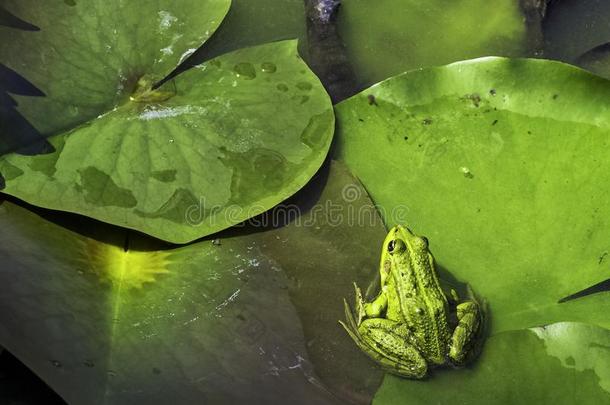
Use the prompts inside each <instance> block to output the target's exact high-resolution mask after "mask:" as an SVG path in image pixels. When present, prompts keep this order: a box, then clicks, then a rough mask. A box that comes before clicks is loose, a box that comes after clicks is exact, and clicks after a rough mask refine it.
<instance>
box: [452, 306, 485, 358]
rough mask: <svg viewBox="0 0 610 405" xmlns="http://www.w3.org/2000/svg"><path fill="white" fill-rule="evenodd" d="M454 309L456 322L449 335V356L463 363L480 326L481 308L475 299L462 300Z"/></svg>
mask: <svg viewBox="0 0 610 405" xmlns="http://www.w3.org/2000/svg"><path fill="white" fill-rule="evenodd" d="M456 309H457V318H458V324H457V326H456V327H455V330H454V331H453V335H452V336H451V342H450V345H449V358H450V359H451V360H452V361H453V362H454V363H455V364H463V363H464V361H465V360H466V357H467V355H468V353H469V352H470V350H471V349H472V346H473V343H474V339H476V335H477V332H478V331H479V328H480V326H481V309H480V307H479V304H477V303H476V302H475V301H464V302H462V303H461V304H459V305H458V306H457V307H456Z"/></svg>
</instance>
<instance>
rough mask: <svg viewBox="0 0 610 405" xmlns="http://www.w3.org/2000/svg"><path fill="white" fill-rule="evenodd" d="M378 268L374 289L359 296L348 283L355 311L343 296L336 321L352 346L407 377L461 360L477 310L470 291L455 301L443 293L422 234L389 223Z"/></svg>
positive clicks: (476, 326) (469, 347)
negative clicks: (369, 296) (341, 315)
mask: <svg viewBox="0 0 610 405" xmlns="http://www.w3.org/2000/svg"><path fill="white" fill-rule="evenodd" d="M379 271H380V275H381V291H380V292H379V295H378V296H377V297H376V298H375V299H374V300H373V301H372V302H364V300H363V298H362V293H361V291H360V289H359V288H358V286H356V285H354V287H355V289H356V311H355V312H356V313H355V314H354V313H353V312H352V310H351V308H350V307H349V305H348V304H347V302H345V315H346V322H342V321H339V322H340V323H341V325H343V327H344V328H345V330H346V331H347V333H348V334H349V335H350V337H351V338H352V339H353V340H354V342H356V344H357V345H358V347H359V348H360V349H361V350H362V351H364V352H365V353H366V354H367V355H368V356H370V357H371V358H372V359H373V360H375V361H376V362H377V363H378V364H379V365H381V367H382V368H383V369H384V370H386V371H388V372H391V373H393V374H397V375H400V376H403V377H408V378H423V377H425V376H426V375H427V373H428V369H429V368H431V367H433V366H440V365H444V364H448V363H449V364H453V365H462V364H464V363H465V362H466V361H467V360H468V359H469V358H470V357H471V356H470V354H471V352H472V351H473V349H474V347H475V340H476V339H477V337H478V335H479V333H478V332H479V331H480V328H481V324H482V320H481V310H480V307H479V304H478V303H477V301H476V300H475V299H474V296H472V297H471V299H469V300H465V301H463V302H459V301H458V298H457V294H456V293H455V291H452V292H451V296H452V298H451V299H448V298H447V296H446V295H445V293H444V292H443V290H442V289H441V286H440V283H439V279H438V275H437V274H436V270H435V268H434V258H433V257H432V254H431V253H430V251H429V250H428V241H427V239H426V238H423V237H419V236H417V235H414V234H413V233H412V232H411V231H410V230H409V229H407V228H405V227H402V226H400V225H398V226H395V227H394V228H392V229H391V230H390V232H389V233H388V235H387V237H386V239H385V241H384V242H383V248H382V253H381V264H380V270H379ZM470 295H473V294H470ZM344 301H345V300H344ZM450 302H451V304H452V305H450Z"/></svg>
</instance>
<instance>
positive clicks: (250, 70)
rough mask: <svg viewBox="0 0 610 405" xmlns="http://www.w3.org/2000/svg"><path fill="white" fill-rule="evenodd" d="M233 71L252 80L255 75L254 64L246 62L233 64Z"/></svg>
mask: <svg viewBox="0 0 610 405" xmlns="http://www.w3.org/2000/svg"><path fill="white" fill-rule="evenodd" d="M233 71H234V72H235V73H236V74H237V76H239V77H243V78H244V79H246V80H252V79H254V78H255V77H256V70H254V66H252V64H251V63H248V62H242V63H238V64H237V65H235V67H234V68H233Z"/></svg>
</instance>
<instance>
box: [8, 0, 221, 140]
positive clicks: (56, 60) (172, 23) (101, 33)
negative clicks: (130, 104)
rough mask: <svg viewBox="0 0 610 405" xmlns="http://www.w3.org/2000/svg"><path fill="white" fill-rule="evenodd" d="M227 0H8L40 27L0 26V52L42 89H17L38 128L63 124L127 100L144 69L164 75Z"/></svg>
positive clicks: (208, 30) (204, 33) (48, 130)
mask: <svg viewBox="0 0 610 405" xmlns="http://www.w3.org/2000/svg"><path fill="white" fill-rule="evenodd" d="M230 4H231V1H230V0H178V1H174V0H159V1H156V2H145V3H142V2H134V1H131V2H124V1H116V0H111V1H103V0H70V1H67V0H50V1H44V2H40V1H36V0H5V1H3V2H2V7H3V8H4V9H5V10H6V11H7V12H8V13H10V14H12V15H14V16H15V17H16V18H19V19H21V20H24V21H27V22H28V23H30V24H33V25H34V26H36V27H38V28H40V30H39V31H37V32H29V31H21V30H15V29H13V28H9V27H2V26H0V38H1V39H2V43H3V46H2V49H0V60H1V61H2V63H4V64H5V65H7V66H8V67H9V68H11V69H13V70H15V71H16V72H18V73H20V74H21V75H22V76H24V77H25V78H26V79H27V80H29V81H30V82H31V83H33V84H34V85H35V86H37V87H38V88H39V89H40V90H41V91H42V92H44V93H45V94H46V97H44V98H35V99H32V98H28V97H19V98H18V101H19V111H20V112H21V113H22V114H23V115H24V116H25V118H26V119H27V120H28V121H29V122H30V123H31V124H32V125H34V127H36V128H37V129H38V130H39V131H40V132H41V133H42V134H45V135H50V134H54V133H56V132H57V131H60V130H68V129H71V128H73V127H74V126H75V125H78V124H81V123H83V122H86V121H88V120H90V119H93V118H95V117H97V116H98V115H100V114H103V113H104V112H107V111H109V110H112V109H113V108H114V107H115V106H116V105H117V104H119V103H121V102H123V101H125V99H126V98H128V97H129V94H130V93H131V92H132V91H133V90H134V87H135V85H136V83H137V81H138V79H140V77H142V76H143V75H149V76H150V77H152V78H154V79H156V80H161V79H163V77H165V76H166V75H167V74H169V73H170V72H171V71H172V70H173V69H174V68H175V67H176V65H177V64H178V63H179V62H180V61H181V60H182V59H184V58H185V57H186V56H187V55H189V54H190V53H193V52H194V51H195V49H196V48H198V47H199V46H200V45H201V44H202V43H203V42H205V41H206V40H207V39H208V38H209V37H210V36H211V35H212V33H213V32H214V30H216V28H217V27H218V26H219V25H220V23H221V22H222V20H223V18H224V16H225V14H226V13H227V11H228V9H229V6H230Z"/></svg>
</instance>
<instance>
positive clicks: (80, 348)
mask: <svg viewBox="0 0 610 405" xmlns="http://www.w3.org/2000/svg"><path fill="white" fill-rule="evenodd" d="M39 211H41V212H40V213H41V215H43V217H40V216H38V215H36V214H34V213H33V212H31V211H28V210H26V209H24V208H22V207H20V206H18V205H15V204H13V203H11V202H9V201H4V202H3V203H2V204H0V223H1V224H2V226H0V259H1V260H2V262H3V263H4V264H3V266H1V268H0V283H1V284H2V285H3V288H2V290H1V291H0V303H1V305H0V319H2V322H0V345H2V346H4V347H6V348H7V349H8V350H10V352H11V353H14V354H15V355H16V356H17V357H18V358H19V359H20V360H21V361H23V362H24V363H25V364H26V365H28V366H29V367H30V368H31V369H32V370H33V371H34V372H36V373H37V374H38V375H39V376H40V377H41V378H42V379H43V380H44V381H45V382H46V383H47V384H49V386H50V387H51V388H53V389H54V390H55V391H56V392H58V393H59V394H60V395H61V396H62V397H63V398H64V399H65V400H66V401H67V402H68V403H91V404H97V403H113V404H128V403H134V402H137V403H142V402H146V403H151V404H155V403H159V404H165V403H168V402H172V403H197V402H210V403H234V402H244V401H245V402H254V403H273V402H277V401H280V402H281V401H282V400H283V398H287V397H291V398H294V401H293V402H295V403H303V404H311V403H319V404H326V403H328V404H330V403H335V401H336V397H337V396H338V397H340V398H343V399H345V400H349V401H350V402H352V403H370V400H371V398H372V395H373V393H374V392H375V390H376V388H377V387H378V385H379V384H380V382H381V376H382V374H381V373H380V371H379V370H377V369H376V368H375V366H374V364H372V363H371V362H369V360H368V359H367V358H366V356H364V355H363V354H361V353H359V351H358V349H357V348H356V347H355V345H353V344H351V341H350V340H349V337H347V335H346V334H345V333H344V331H343V330H342V329H341V328H340V326H339V325H338V323H337V320H338V319H339V318H340V317H341V316H342V306H341V301H342V298H343V297H344V296H347V295H348V294H349V293H350V292H351V289H352V284H351V283H352V281H357V282H358V283H360V284H361V285H365V284H366V282H367V281H369V282H371V281H373V280H374V275H375V274H376V273H377V264H378V249H379V244H380V243H381V240H382V239H383V236H384V234H385V228H384V226H383V224H382V222H381V221H380V219H379V218H377V217H375V216H374V215H376V214H375V211H374V207H373V205H372V203H371V201H370V200H369V199H368V197H367V195H366V193H365V192H364V190H363V189H362V187H361V186H360V185H359V184H358V183H357V182H356V181H355V179H354V178H353V177H352V176H351V175H350V174H349V173H348V172H347V170H346V169H345V168H344V167H342V165H341V164H336V163H335V164H332V165H330V166H326V168H325V169H324V170H323V171H321V172H320V173H319V174H318V175H317V176H316V177H315V179H314V180H313V181H312V182H311V183H310V184H309V185H308V188H307V189H306V190H304V192H302V193H299V194H298V195H297V196H296V197H295V198H294V199H292V200H291V201H290V202H289V203H287V204H286V205H284V206H281V207H278V208H277V209H276V210H275V211H272V212H269V213H267V215H266V216H259V217H257V218H255V219H253V220H251V221H249V223H248V225H247V226H245V227H238V228H232V229H230V230H227V231H225V232H223V233H221V234H219V235H218V236H217V238H216V239H214V240H211V239H208V240H203V241H200V242H197V243H193V244H190V245H188V246H183V247H178V248H168V246H166V245H164V244H162V243H160V242H159V241H155V240H152V239H148V238H145V237H142V236H141V235H139V234H136V233H133V232H126V231H125V230H122V229H120V228H116V227H111V226H109V225H106V224H99V223H95V222H94V221H92V220H90V219H87V218H83V217H81V216H67V215H68V214H65V215H59V214H58V213H56V212H54V213H52V212H48V211H42V210H39ZM356 213H360V214H363V215H362V217H361V218H362V220H361V221H358V220H357V218H358V217H357V216H356ZM364 214H366V215H364ZM49 217H50V218H54V219H55V222H52V221H50V220H49V219H48V218H49ZM350 218H351V219H350ZM329 392H332V393H333V394H334V395H335V396H331V395H330V393H329Z"/></svg>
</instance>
